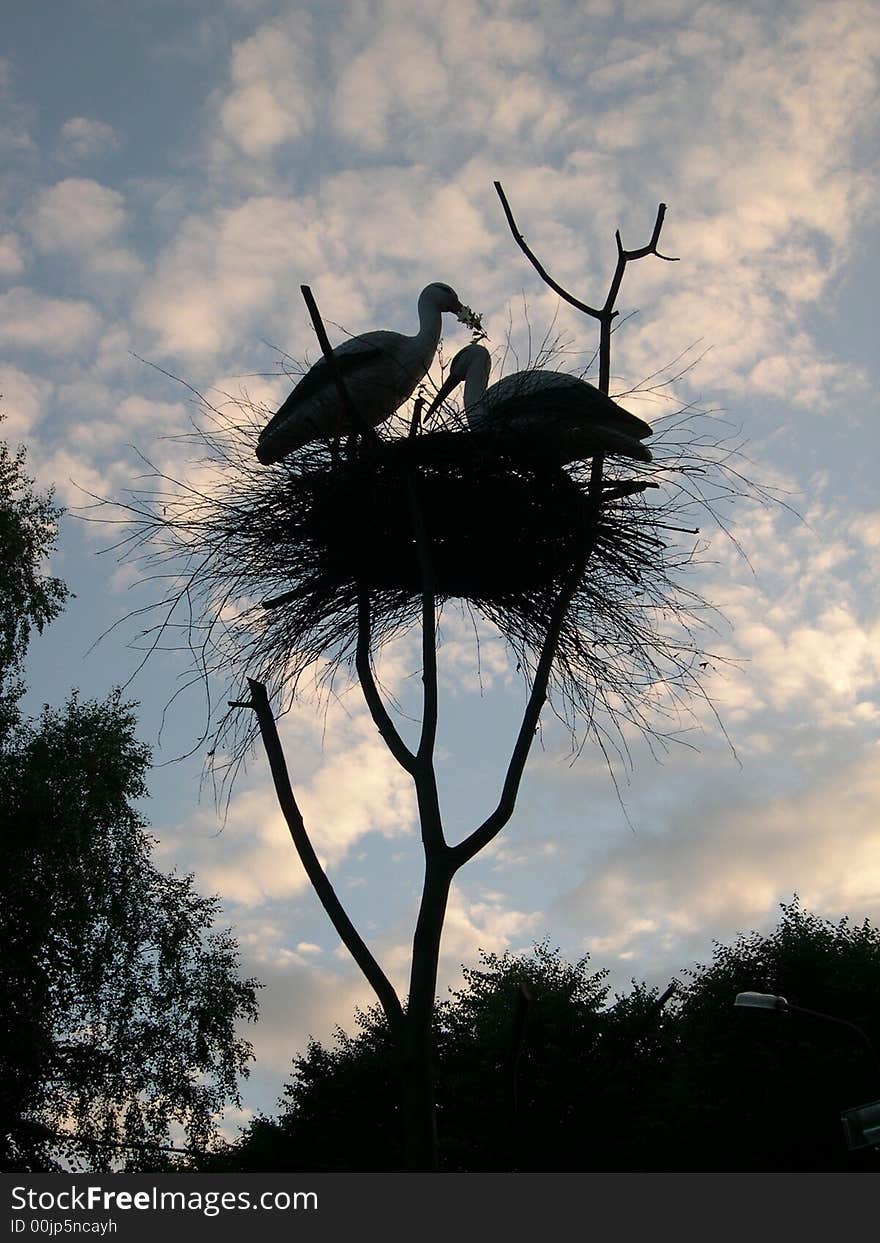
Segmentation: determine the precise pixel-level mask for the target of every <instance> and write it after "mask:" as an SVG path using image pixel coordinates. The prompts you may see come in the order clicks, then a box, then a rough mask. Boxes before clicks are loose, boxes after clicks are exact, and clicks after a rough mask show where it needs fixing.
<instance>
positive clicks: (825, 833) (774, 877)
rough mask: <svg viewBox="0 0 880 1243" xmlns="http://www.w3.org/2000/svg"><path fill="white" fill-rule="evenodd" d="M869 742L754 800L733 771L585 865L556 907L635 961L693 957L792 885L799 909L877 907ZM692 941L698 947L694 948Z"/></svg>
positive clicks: (747, 924) (752, 922)
mask: <svg viewBox="0 0 880 1243" xmlns="http://www.w3.org/2000/svg"><path fill="white" fill-rule="evenodd" d="M877 759H878V756H877V748H876V745H875V746H873V747H869V748H867V749H866V750H865V751H864V753H862V754H861V755H859V756H858V757H857V758H856V759H854V760H852V761H851V762H850V763H849V764H847V765H846V766H845V767H843V768H842V769H841V770H840V771H839V772H837V773H834V774H833V775H830V776H828V775H823V776H821V777H820V778H818V779H817V780H816V781H815V782H814V783H812V784H811V785H810V786H809V787H807V788H806V789H804V790H803V791H802V792H800V793H798V794H794V795H789V796H786V797H778V798H771V799H762V798H761V797H760V796H759V795H757V794H756V793H755V792H754V790H753V789H751V788H750V787H749V783H748V781H747V779H746V777H745V775H744V776H743V777H742V778H741V779H740V782H739V783H738V784H737V783H735V782H731V781H728V782H726V783H725V788H724V790H723V792H722V790H721V789H719V790H718V792H717V796H716V798H715V800H713V801H709V800H702V801H701V803H700V805H699V806H695V807H693V808H692V809H691V810H683V809H679V811H678V813H677V815H676V819H675V822H669V821H665V822H661V823H660V824H658V825H657V826H656V828H655V830H654V831H652V832H651V833H650V834H646V833H641V834H640V835H639V836H638V837H635V838H630V839H628V840H627V841H626V842H625V843H624V844H622V845H620V846H618V847H616V848H612V849H610V850H609V851H608V852H607V853H606V854H604V855H603V856H601V857H599V858H595V857H594V858H593V859H592V860H591V864H590V876H589V879H586V880H584V881H583V882H582V883H581V884H580V885H578V886H577V888H576V889H575V890H573V891H572V892H571V894H570V896H569V897H568V898H567V899H566V906H567V907H568V909H569V910H570V912H571V913H572V914H573V915H574V916H575V917H576V918H577V919H579V920H587V921H588V923H589V926H590V927H591V928H592V929H593V930H594V931H593V932H591V933H590V935H589V936H588V937H586V938H585V940H584V944H585V946H586V948H588V949H589V950H590V951H591V952H592V953H595V954H597V955H602V956H603V957H604V958H605V960H606V961H608V956H617V957H620V958H623V957H624V956H625V955H627V956H630V955H631V954H632V952H633V951H634V952H635V956H636V957H637V959H638V961H639V963H640V964H646V965H647V964H651V965H652V966H653V965H655V964H656V963H657V962H658V961H662V960H664V959H665V961H667V962H669V961H670V959H671V960H672V961H673V962H675V961H676V959H677V960H678V961H679V963H680V965H681V966H682V967H684V966H685V965H686V962H687V958H688V957H689V956H690V955H691V954H692V953H694V952H702V953H704V954H705V952H706V949H707V946H706V944H705V939H704V936H705V934H704V933H703V931H702V930H703V929H704V928H706V927H709V928H711V929H712V930H713V935H715V936H717V937H719V938H721V937H724V936H726V935H730V934H731V933H732V932H735V931H737V930H746V929H749V928H751V927H756V926H759V925H763V924H765V923H766V922H768V921H770V920H772V918H773V913H774V909H775V907H776V904H777V903H779V902H782V901H785V900H787V899H789V898H790V897H791V895H792V893H794V892H796V893H797V894H798V895H799V896H800V898H801V901H802V902H803V904H804V906H805V907H806V908H807V909H808V910H812V911H816V912H817V913H820V914H821V913H826V912H827V913H831V914H835V915H838V914H841V913H843V912H849V913H852V914H853V915H855V916H858V917H863V916H865V915H868V916H869V917H871V918H873V919H874V920H875V921H876V919H877V918H878V916H880V841H878V838H877V835H876V833H874V832H873V831H872V826H873V825H875V824H876V823H877V817H878V813H880V767H878V764H877ZM698 947H699V948H698Z"/></svg>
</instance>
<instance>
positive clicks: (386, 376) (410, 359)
mask: <svg viewBox="0 0 880 1243" xmlns="http://www.w3.org/2000/svg"><path fill="white" fill-rule="evenodd" d="M462 309H463V308H462V305H461V303H460V302H459V299H458V295H457V294H456V292H455V290H454V289H451V288H450V286H449V285H443V284H439V283H437V284H433V285H428V286H426V288H425V289H423V290H422V292H421V294H420V295H419V331H418V332H417V333H416V334H415V336H412V337H407V336H405V335H404V334H403V333H401V332H382V331H380V332H365V333H364V334H363V336H360V337H353V338H351V340H348V341H343V343H342V344H341V345H338V346H337V347H336V349H335V350H334V351H333V357H334V359H335V361H336V366H337V369H338V371H339V374H340V375H341V377H342V380H343V383H344V384H345V387H346V389H347V390H348V393H349V396H350V397H351V400H352V404H353V405H354V407H355V410H356V411H357V412H358V413H359V414H360V416H361V418H363V419H364V420H365V421H366V422H367V423H369V424H371V425H372V426H375V425H376V424H377V423H381V422H383V420H384V419H387V418H388V417H389V416H390V415H392V414H393V413H394V411H395V410H397V408H398V407H399V406H402V405H403V403H404V402H405V401H406V399H407V398H408V397H410V396H411V395H412V393H413V391H414V389H415V387H416V385H417V384H418V383H419V381H420V380H421V379H423V378H424V376H425V374H426V373H427V371H428V368H429V367H430V366H431V363H432V361H433V359H434V354H435V353H436V350H437V342H438V341H439V340H440V326H441V321H442V315H443V312H444V311H455V312H460V311H461V310H462ZM356 430H357V428H353V427H352V426H351V424H350V422H349V420H348V419H347V418H346V417H345V412H344V410H343V408H342V403H341V401H340V397H339V390H338V388H337V386H336V381H335V379H334V376H333V373H332V370H331V367H330V364H329V363H328V362H327V360H326V358H321V359H319V360H318V362H316V363H315V365H314V367H312V368H311V369H310V370H309V371H308V372H306V374H305V375H304V376H303V378H302V379H301V380H300V381H299V383H298V384H297V385H296V387H295V388H294V390H293V392H292V393H291V394H290V396H289V397H288V398H287V400H286V401H285V402H284V403H283V404H282V405H281V406H280V407H279V408H278V410H277V412H276V413H275V414H274V415H273V416H272V418H271V419H270V420H269V422H268V423H267V425H266V426H265V427H264V428H263V430H262V432H261V433H260V436H259V439H258V441H257V457H258V458H259V460H260V461H261V462H262V463H263V465H264V466H268V465H270V464H271V463H273V462H279V461H280V460H281V459H282V458H283V457H286V456H287V454H288V453H292V452H293V451H294V449H299V448H300V447H301V446H302V445H305V444H308V443H309V441H311V440H323V439H330V438H332V437H334V436H340V435H344V434H346V433H348V432H352V431H356Z"/></svg>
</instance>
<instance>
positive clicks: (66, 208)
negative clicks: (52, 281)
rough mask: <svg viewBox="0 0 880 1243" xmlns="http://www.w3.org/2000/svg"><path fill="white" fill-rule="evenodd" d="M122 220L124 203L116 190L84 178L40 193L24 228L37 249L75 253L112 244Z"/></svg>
mask: <svg viewBox="0 0 880 1243" xmlns="http://www.w3.org/2000/svg"><path fill="white" fill-rule="evenodd" d="M125 219H126V213H125V200H124V198H123V196H122V195H121V194H120V193H119V191H118V190H113V189H111V188H110V187H109V186H103V185H101V184H100V182H97V181H91V180H89V179H87V178H85V177H68V178H67V179H66V180H64V181H59V182H58V183H57V184H56V185H54V186H52V187H50V188H49V189H48V190H44V191H43V192H42V194H40V196H39V197H38V199H37V202H36V206H35V209H34V212H33V215H32V216H31V218H30V220H29V221H28V229H29V230H30V233H31V236H32V237H33V239H34V241H35V242H36V244H37V246H38V247H39V248H40V249H41V250H44V251H48V252H53V251H62V252H65V253H69V254H79V253H81V252H83V251H93V250H95V249H96V248H97V247H99V246H106V245H107V244H108V243H112V242H114V241H115V240H116V238H117V237H118V235H119V234H120V232H121V231H122V229H123V227H124V225H125Z"/></svg>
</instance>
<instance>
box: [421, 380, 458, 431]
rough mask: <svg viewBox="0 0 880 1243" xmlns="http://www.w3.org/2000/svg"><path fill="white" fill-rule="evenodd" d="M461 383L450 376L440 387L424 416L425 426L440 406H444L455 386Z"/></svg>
mask: <svg viewBox="0 0 880 1243" xmlns="http://www.w3.org/2000/svg"><path fill="white" fill-rule="evenodd" d="M460 383H461V380H457V379H454V378H453V377H452V376H451V375H448V376H447V377H446V379H445V380H444V381H443V383H442V384H441V385H440V388H439V389H438V390H437V396H436V397H435V398H434V400H433V401H432V402H431V404H430V406H428V409H427V410H426V411H425V413H424V414H423V415H422V423H423V424H424V423H427V421H428V419H430V418H431V416H432V415H433V414H435V413H436V412H437V410H438V409H439V408H440V406H442V405H443V402H444V401H445V400H446V398H447V397H448V396H449V394H450V393H451V392H452V390H453V389H454V388H455V386H456V385H457V384H460Z"/></svg>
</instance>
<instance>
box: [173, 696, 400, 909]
mask: <svg viewBox="0 0 880 1243" xmlns="http://www.w3.org/2000/svg"><path fill="white" fill-rule="evenodd" d="M325 728H326V740H327V742H326V749H324V748H322V746H321V738H322V736H323V733H324V730H325ZM281 734H282V740H283V744H284V746H285V748H286V750H287V752H288V754H290V755H294V754H295V755H296V757H297V771H296V774H295V783H296V784H295V789H296V798H297V802H298V804H299V807H300V810H301V812H302V815H303V819H304V821H305V824H306V827H307V829H308V832H309V836H310V838H311V841H312V844H313V846H314V848H315V851H316V853H317V854H318V857H319V858H320V859H321V861H322V863H323V864H324V865H325V866H326V867H328V868H330V869H338V868H339V867H340V866H341V865H342V863H343V861H345V860H346V859H350V857H351V854H352V851H353V849H354V847H355V845H356V843H357V842H359V841H360V840H361V838H363V837H364V836H365V835H366V834H368V833H379V834H382V835H383V836H386V837H396V836H399V835H401V834H404V833H407V832H410V831H412V829H413V824H414V817H415V809H414V794H413V791H412V783H411V780H410V778H409V776H408V775H407V774H405V773H404V772H403V770H402V769H401V768H400V767H399V766H398V764H397V763H396V761H395V760H393V759H392V758H391V756H390V754H389V753H388V751H387V750H386V749H385V747H384V745H383V744H382V743H381V742H380V740H379V738H378V735H377V733H376V729H375V727H374V725H373V724H372V721H371V720H370V719H369V717H368V716H367V714H366V711H365V710H364V709H361V708H359V707H358V709H357V710H356V711H354V712H352V713H351V714H349V713H347V712H346V711H345V710H344V709H343V708H341V707H340V705H339V703H338V702H336V701H334V702H332V703H328V704H327V706H326V717H325V719H322V717H321V716H319V715H317V714H316V712H315V707H314V705H311V704H302V705H297V706H295V708H294V709H293V711H292V712H290V713H288V714H287V716H285V717H284V718H283V720H282V722H281ZM215 834H216V816H215V815H214V814H212V813H209V812H204V813H199V814H198V815H197V817H196V818H195V826H194V829H185V830H184V832H183V835H182V836H183V840H182V842H181V843H180V845H181V846H182V848H183V850H184V852H185V853H187V854H192V855H193V858H194V861H195V862H196V863H197V866H198V871H199V874H200V876H202V877H204V879H205V883H206V884H207V885H208V886H209V887H210V888H212V889H218V890H219V891H220V892H222V893H223V894H224V895H225V896H226V897H227V898H229V899H230V900H231V901H235V902H238V903H241V904H242V905H243V906H246V907H251V906H255V905H258V904H259V903H261V902H264V901H267V900H273V899H276V898H281V897H287V896H290V895H294V894H297V893H299V892H301V891H302V890H304V889H306V888H307V887H308V884H309V882H308V879H307V877H306V874H305V871H304V870H303V866H302V864H301V863H300V860H299V857H298V855H297V853H296V851H295V849H294V847H293V845H292V843H291V840H290V832H289V830H288V828H287V824H286V822H285V820H284V817H283V815H282V812H281V810H280V808H279V806H278V802H277V798H276V795H275V791H274V788H273V787H272V786H271V784H270V783H269V782H268V780H267V779H266V778H265V777H264V778H263V779H262V780H261V781H259V782H258V783H251V784H249V785H248V786H245V785H244V784H243V783H240V785H239V786H238V787H236V790H235V792H234V796H233V798H232V801H231V803H230V806H229V812H228V816H227V818H226V822H225V827H224V831H223V834H222V836H221V837H220V838H219V839H218V838H217V837H216V836H215Z"/></svg>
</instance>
